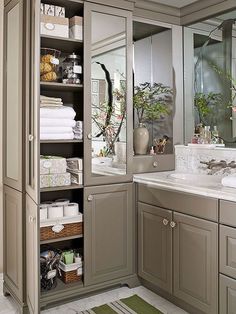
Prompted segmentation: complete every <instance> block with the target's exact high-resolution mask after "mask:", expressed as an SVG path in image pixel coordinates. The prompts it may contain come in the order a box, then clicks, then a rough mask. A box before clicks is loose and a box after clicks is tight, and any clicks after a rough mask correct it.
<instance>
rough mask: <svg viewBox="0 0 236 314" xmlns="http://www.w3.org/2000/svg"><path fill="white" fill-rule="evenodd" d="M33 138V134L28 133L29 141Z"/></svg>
mask: <svg viewBox="0 0 236 314" xmlns="http://www.w3.org/2000/svg"><path fill="white" fill-rule="evenodd" d="M33 139H34V136H33V135H32V134H29V142H32V141H33Z"/></svg>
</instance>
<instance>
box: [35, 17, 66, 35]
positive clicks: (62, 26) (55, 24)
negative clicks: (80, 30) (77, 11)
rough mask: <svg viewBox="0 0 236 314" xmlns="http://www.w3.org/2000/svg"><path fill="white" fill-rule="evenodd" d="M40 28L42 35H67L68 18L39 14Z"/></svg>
mask: <svg viewBox="0 0 236 314" xmlns="http://www.w3.org/2000/svg"><path fill="white" fill-rule="evenodd" d="M40 29H41V34H42V35H50V36H56V37H66V38H68V37H69V20H68V18H65V17H59V16H50V15H44V14H41V23H40Z"/></svg>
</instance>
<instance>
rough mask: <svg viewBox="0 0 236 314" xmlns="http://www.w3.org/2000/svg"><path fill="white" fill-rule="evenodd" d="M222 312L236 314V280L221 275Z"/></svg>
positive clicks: (221, 313)
mask: <svg viewBox="0 0 236 314" xmlns="http://www.w3.org/2000/svg"><path fill="white" fill-rule="evenodd" d="M220 314H236V280H234V279H231V278H229V277H226V276H223V275H220Z"/></svg>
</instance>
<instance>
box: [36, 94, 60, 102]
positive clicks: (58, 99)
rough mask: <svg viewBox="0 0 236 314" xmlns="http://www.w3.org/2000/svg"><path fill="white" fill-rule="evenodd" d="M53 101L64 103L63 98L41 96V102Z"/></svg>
mask: <svg viewBox="0 0 236 314" xmlns="http://www.w3.org/2000/svg"><path fill="white" fill-rule="evenodd" d="M44 100H46V101H50V102H51V101H53V102H62V99H61V98H55V97H47V96H43V95H40V101H44Z"/></svg>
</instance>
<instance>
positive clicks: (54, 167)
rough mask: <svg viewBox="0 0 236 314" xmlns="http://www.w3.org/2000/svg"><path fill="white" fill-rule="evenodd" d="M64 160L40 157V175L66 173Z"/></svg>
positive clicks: (56, 157)
mask: <svg viewBox="0 0 236 314" xmlns="http://www.w3.org/2000/svg"><path fill="white" fill-rule="evenodd" d="M66 168H67V163H66V158H63V157H58V156H40V174H58V173H59V174H62V173H66Z"/></svg>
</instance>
